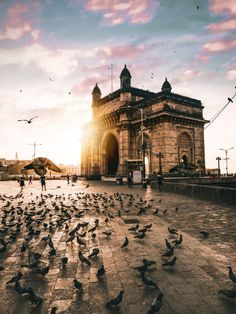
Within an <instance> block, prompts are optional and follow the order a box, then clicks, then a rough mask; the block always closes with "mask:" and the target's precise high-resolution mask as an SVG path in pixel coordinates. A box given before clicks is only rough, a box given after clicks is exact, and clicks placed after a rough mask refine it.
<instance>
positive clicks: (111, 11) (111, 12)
mask: <svg viewBox="0 0 236 314" xmlns="http://www.w3.org/2000/svg"><path fill="white" fill-rule="evenodd" d="M158 6H159V2H158V1H155V0H126V1H124V0H104V1H101V0H88V1H87V2H86V3H85V8H86V10H88V11H102V12H103V13H104V21H105V23H107V24H109V25H117V24H122V23H124V22H126V21H127V22H129V23H131V24H145V23H148V22H150V21H151V20H152V19H153V17H154V16H155V14H156V9H157V8H158Z"/></svg>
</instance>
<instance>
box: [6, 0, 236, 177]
mask: <svg viewBox="0 0 236 314" xmlns="http://www.w3.org/2000/svg"><path fill="white" fill-rule="evenodd" d="M111 64H113V75H114V81H113V84H114V90H116V89H118V88H119V87H120V80H119V75H120V72H121V70H122V69H123V67H124V64H127V67H128V69H129V70H130V72H131V75H132V83H131V84H132V86H134V87H138V88H143V89H148V90H150V91H153V92H159V91H160V89H161V86H162V83H163V82H164V80H165V77H167V78H168V80H169V81H170V83H171V85H172V92H174V93H177V94H181V95H185V96H189V97H192V98H196V99H199V100H201V101H202V104H203V106H204V112H203V113H204V118H205V119H207V120H210V119H211V118H212V116H214V114H215V113H216V112H218V110H220V109H221V108H222V107H223V106H224V105H225V104H226V103H227V98H228V97H231V98H232V97H233V95H234V94H235V91H236V89H235V86H236V1H235V0H224V1H222V0H208V1H207V0H178V1H176V0H160V1H159V0H104V1H100V0H41V1H37V0H34V1H31V0H22V1H16V0H15V1H13V0H0V115H1V133H0V158H7V159H14V158H15V154H16V152H17V153H18V158H19V159H31V158H32V155H33V146H32V145H29V144H32V143H34V142H35V143H36V144H41V145H38V146H37V147H36V156H46V157H48V158H50V159H51V160H53V161H54V162H56V163H64V164H75V165H76V164H78V163H79V162H80V140H81V138H82V137H83V125H84V123H86V122H87V121H89V120H90V119H91V92H92V89H93V87H94V86H95V84H96V82H97V83H98V85H99V87H100V89H101V91H102V96H105V95H107V94H109V93H110V91H111V79H110V77H111V70H110V65H111ZM152 73H153V74H152ZM34 116H39V117H38V118H35V119H34V120H33V122H32V123H31V124H27V123H24V122H18V121H17V120H18V119H29V118H31V117H34ZM231 147H234V149H232V150H230V151H229V152H228V157H229V158H230V160H229V172H236V98H235V99H234V103H230V104H229V105H228V106H227V108H226V109H225V110H224V111H223V112H222V114H221V115H220V116H219V117H218V118H217V119H216V121H215V122H214V123H212V125H210V126H209V128H207V129H206V131H205V154H206V167H207V168H217V161H216V157H218V156H219V157H221V158H222V159H223V158H225V153H224V151H221V150H220V148H223V149H228V148H231ZM221 167H222V170H223V171H225V161H224V160H222V162H221Z"/></svg>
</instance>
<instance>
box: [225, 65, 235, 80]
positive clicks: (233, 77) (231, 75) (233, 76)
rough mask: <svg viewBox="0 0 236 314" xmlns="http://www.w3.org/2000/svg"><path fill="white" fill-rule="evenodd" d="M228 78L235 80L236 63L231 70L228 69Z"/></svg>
mask: <svg viewBox="0 0 236 314" xmlns="http://www.w3.org/2000/svg"><path fill="white" fill-rule="evenodd" d="M225 76H226V79H227V80H228V81H235V80H236V64H234V65H233V66H232V67H231V68H230V70H228V71H227V72H226V75H225Z"/></svg>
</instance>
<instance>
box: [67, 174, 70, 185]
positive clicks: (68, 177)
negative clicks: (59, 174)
mask: <svg viewBox="0 0 236 314" xmlns="http://www.w3.org/2000/svg"><path fill="white" fill-rule="evenodd" d="M66 179H67V184H70V176H69V175H67V176H66Z"/></svg>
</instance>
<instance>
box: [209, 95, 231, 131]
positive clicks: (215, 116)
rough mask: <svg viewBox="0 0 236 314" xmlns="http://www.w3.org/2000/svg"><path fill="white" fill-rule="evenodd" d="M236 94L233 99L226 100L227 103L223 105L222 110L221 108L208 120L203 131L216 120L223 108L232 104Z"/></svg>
mask: <svg viewBox="0 0 236 314" xmlns="http://www.w3.org/2000/svg"><path fill="white" fill-rule="evenodd" d="M235 96H236V93H235V94H234V95H233V97H231V98H228V102H227V104H226V105H224V107H223V108H221V109H220V110H219V111H217V113H215V114H214V116H213V117H212V118H211V119H210V122H209V124H208V125H207V126H206V127H205V130H206V129H207V128H208V127H209V126H210V125H211V124H212V123H213V122H214V121H215V120H216V118H218V117H219V115H220V114H221V113H222V112H223V111H224V110H225V108H226V107H227V106H228V105H229V104H230V103H231V102H232V100H233V99H234V98H235Z"/></svg>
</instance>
